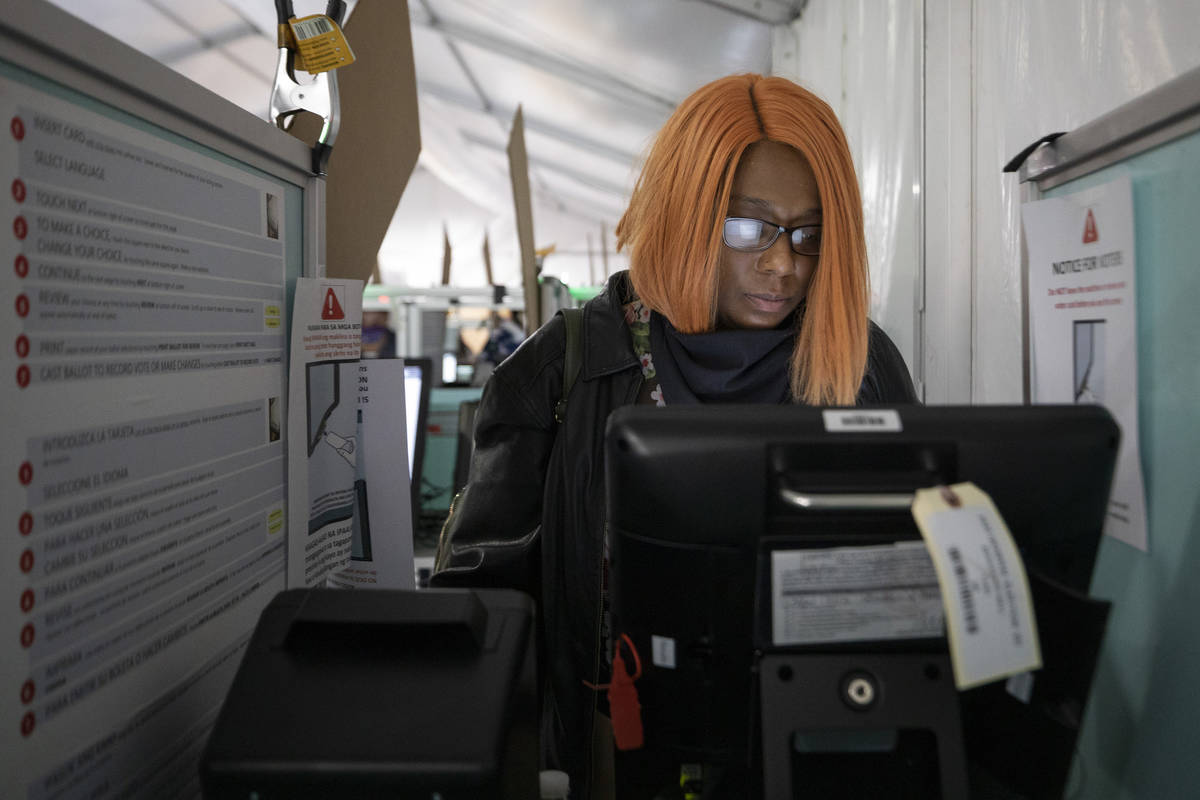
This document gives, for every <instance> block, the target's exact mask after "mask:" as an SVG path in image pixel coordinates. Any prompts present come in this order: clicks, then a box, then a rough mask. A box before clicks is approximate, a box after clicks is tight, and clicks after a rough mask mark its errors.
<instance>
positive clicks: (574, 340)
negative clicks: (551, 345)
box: [554, 308, 583, 424]
mask: <svg viewBox="0 0 1200 800" xmlns="http://www.w3.org/2000/svg"><path fill="white" fill-rule="evenodd" d="M558 313H560V314H562V316H563V322H565V323H566V325H567V344H566V347H565V348H564V351H563V383H562V396H561V397H559V399H558V402H557V403H555V404H554V419H555V420H557V421H558V422H559V424H562V422H564V421H565V420H566V418H567V395H569V394H570V393H571V387H572V386H574V385H575V379H576V378H577V377H579V368H580V367H581V366H583V309H582V308H561V309H559V311H558Z"/></svg>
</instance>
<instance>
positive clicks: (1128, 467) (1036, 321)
mask: <svg viewBox="0 0 1200 800" xmlns="http://www.w3.org/2000/svg"><path fill="white" fill-rule="evenodd" d="M1021 217H1022V221H1023V223H1024V226H1025V241H1026V243H1027V245H1028V250H1029V319H1030V325H1029V328H1030V337H1029V338H1030V349H1031V354H1030V364H1031V366H1032V369H1031V373H1032V394H1033V402H1035V403H1099V404H1101V405H1103V406H1104V407H1106V408H1107V409H1108V410H1109V411H1110V412H1111V413H1112V415H1113V417H1115V418H1116V420H1117V422H1118V424H1120V426H1121V452H1120V455H1119V456H1118V460H1117V473H1116V477H1115V479H1114V481H1113V487H1112V496H1111V499H1110V502H1109V508H1108V517H1107V520H1106V522H1105V527H1104V532H1105V533H1106V534H1108V535H1109V536H1112V537H1114V538H1116V539H1120V540H1121V541H1123V542H1125V543H1126V544H1130V545H1133V546H1134V547H1137V548H1138V549H1140V550H1146V549H1147V548H1148V543H1147V540H1146V495H1145V489H1144V484H1143V483H1142V464H1141V457H1140V453H1141V448H1140V445H1139V437H1138V392H1137V386H1138V358H1137V292H1136V284H1135V280H1136V273H1137V269H1136V267H1137V265H1136V262H1135V251H1134V237H1133V189H1132V186H1131V184H1130V182H1129V178H1127V177H1126V178H1121V179H1119V180H1116V181H1113V182H1112V183H1107V184H1104V185H1102V186H1096V187H1093V188H1091V189H1087V190H1084V191H1082V192H1078V193H1076V194H1072V195H1066V196H1063V197H1054V198H1050V199H1046V200H1037V201H1034V202H1030V203H1025V204H1024V205H1023V206H1022V207H1021Z"/></svg>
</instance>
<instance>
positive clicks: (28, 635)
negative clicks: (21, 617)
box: [21, 622, 34, 649]
mask: <svg viewBox="0 0 1200 800" xmlns="http://www.w3.org/2000/svg"><path fill="white" fill-rule="evenodd" d="M33 639H34V631H33V623H32V622H27V623H26V624H25V627H24V628H21V647H24V648H27V649H28V648H30V647H32V646H33Z"/></svg>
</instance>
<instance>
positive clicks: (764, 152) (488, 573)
mask: <svg viewBox="0 0 1200 800" xmlns="http://www.w3.org/2000/svg"><path fill="white" fill-rule="evenodd" d="M617 241H618V246H619V247H623V248H626V249H627V250H628V252H629V260H630V269H629V271H628V272H627V273H625V272H622V273H618V274H616V275H614V276H613V277H612V278H611V279H609V281H608V284H607V286H606V287H605V289H604V291H603V292H602V293H601V294H600V295H598V296H597V297H596V298H595V299H594V300H592V301H591V302H589V303H588V304H587V305H586V306H585V307H584V311H583V331H582V368H581V370H580V372H579V376H578V379H577V380H576V381H575V382H574V384H573V388H572V389H571V392H570V394H569V396H568V398H567V401H568V402H567V407H566V408H567V411H566V415H565V420H564V421H563V422H562V423H559V422H557V421H556V420H555V414H554V409H555V404H556V403H557V401H558V400H559V394H560V393H561V391H562V372H563V359H564V347H565V326H564V323H563V320H562V318H561V317H555V318H554V319H552V320H551V321H550V322H548V323H546V324H545V325H544V326H542V328H541V329H540V330H538V331H537V332H536V333H535V334H534V335H533V336H531V337H530V338H529V339H528V340H527V341H526V342H525V343H524V344H523V345H522V346H521V347H520V349H518V350H517V351H516V352H515V353H514V354H513V355H512V356H511V357H509V358H508V359H507V360H506V361H505V362H504V363H503V364H502V365H500V366H499V367H497V368H496V371H495V372H494V373H493V376H492V378H491V380H489V382H488V384H487V387H486V388H485V390H484V394H483V397H482V399H481V402H480V406H479V409H478V412H477V416H476V423H475V454H474V457H473V461H472V464H471V473H470V481H469V483H468V485H467V487H466V488H465V489H464V490H463V492H462V494H461V495H460V496H459V497H458V498H457V499H456V501H455V503H454V504H453V507H452V511H451V515H450V519H449V520H448V521H447V523H446V526H445V529H444V530H443V532H442V539H441V542H440V544H439V548H438V557H437V565H436V568H435V574H434V578H433V583H434V585H435V586H463V585H466V586H506V587H512V588H517V589H522V590H524V591H527V592H529V593H530V594H531V595H533V597H534V598H536V599H537V600H538V601H539V606H540V610H541V617H540V620H539V623H540V628H539V631H540V635H541V641H540V645H541V651H540V652H541V656H542V661H541V663H542V667H543V669H542V674H543V678H544V682H545V693H544V698H543V699H544V703H543V706H544V707H543V720H542V743H543V749H544V751H545V757H546V760H547V766H548V767H554V768H558V769H564V770H566V771H567V772H568V773H569V774H570V777H571V786H572V797H575V798H580V797H588V796H589V789H590V787H591V785H592V781H593V779H594V773H595V771H596V770H597V769H601V768H602V766H603V764H602V762H603V761H604V758H603V755H602V751H603V748H604V747H605V745H606V744H608V743H606V742H604V741H603V737H602V736H595V735H593V732H594V730H595V729H596V728H602V727H603V722H604V720H603V717H602V716H601V715H599V714H598V713H597V710H598V702H599V697H598V693H597V692H596V691H595V690H594V689H591V688H589V686H588V684H591V685H596V684H601V683H603V682H605V681H607V680H608V670H609V666H608V660H607V658H606V655H605V654H606V653H607V652H608V651H609V649H610V645H609V643H608V642H607V636H608V634H607V631H606V630H605V625H604V616H605V614H604V612H605V597H604V586H605V552H606V544H607V543H606V542H605V540H604V485H603V477H604V454H603V447H602V442H603V436H604V423H605V420H606V419H607V417H608V414H609V413H610V412H611V411H612V410H613V409H614V408H617V407H618V406H621V405H625V404H629V403H654V404H658V405H663V404H668V403H680V402H741V403H749V402H765V403H783V402H797V403H807V404H812V405H853V404H856V403H857V404H872V403H911V402H915V396H914V393H913V388H912V382H911V380H910V378H909V376H908V372H907V369H906V368H905V366H904V362H903V359H902V358H901V357H900V354H899V353H898V351H897V350H896V348H895V346H894V345H893V344H892V342H891V341H890V340H889V339H888V338H887V336H886V335H885V334H884V333H883V332H882V331H881V330H879V328H877V327H875V325H874V324H873V323H871V322H869V321H868V319H867V298H868V281H867V263H866V245H865V241H864V238H863V222H862V203H861V201H860V199H859V194H858V183H857V179H856V177H855V173H854V165H853V162H852V159H851V156H850V151H849V148H848V147H847V145H846V140H845V136H844V134H843V133H842V130H841V126H840V125H839V124H838V121H837V119H836V117H835V116H834V114H833V112H832V111H831V110H830V108H829V106H827V105H826V104H825V103H824V102H822V101H821V100H820V99H818V98H817V97H815V96H814V95H812V94H810V93H809V92H807V91H805V90H804V89H802V88H800V87H799V86H796V85H795V84H793V83H791V82H790V81H787V80H784V79H782V78H764V77H761V76H758V75H737V76H732V77H728V78H723V79H720V80H717V81H715V82H713V83H710V84H708V85H707V86H704V87H702V88H701V89H699V90H698V91H697V92H695V93H694V94H693V95H691V96H690V97H689V98H687V99H686V100H685V101H684V102H683V103H682V104H681V105H680V106H679V108H678V109H677V110H676V111H675V113H674V114H673V115H672V116H671V118H670V119H669V120H668V122H667V124H666V126H665V127H664V128H663V130H662V131H661V132H660V133H659V135H658V138H657V140H656V142H655V144H654V146H653V148H652V150H651V152H650V155H649V157H648V159H647V161H646V164H645V167H644V169H643V171H642V175H641V177H640V179H639V180H638V183H637V186H636V188H635V189H634V192H633V197H632V198H631V201H630V204H629V208H628V210H627V211H626V212H625V215H624V217H623V218H622V219H621V221H620V224H619V225H618V226H617ZM609 747H611V745H609ZM598 752H599V753H601V755H599V756H597V755H596V754H597V753H598Z"/></svg>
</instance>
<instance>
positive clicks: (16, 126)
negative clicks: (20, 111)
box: [8, 117, 25, 142]
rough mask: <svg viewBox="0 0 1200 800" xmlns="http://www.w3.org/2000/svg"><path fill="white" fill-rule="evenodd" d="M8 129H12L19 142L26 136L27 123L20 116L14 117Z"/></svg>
mask: <svg viewBox="0 0 1200 800" xmlns="http://www.w3.org/2000/svg"><path fill="white" fill-rule="evenodd" d="M8 129H9V130H10V131H12V135H13V138H14V139H16V140H17V141H18V142H19V141H21V140H22V139H24V138H25V123H24V122H22V121H21V118H20V117H13V118H12V122H10V123H9V125H8Z"/></svg>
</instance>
